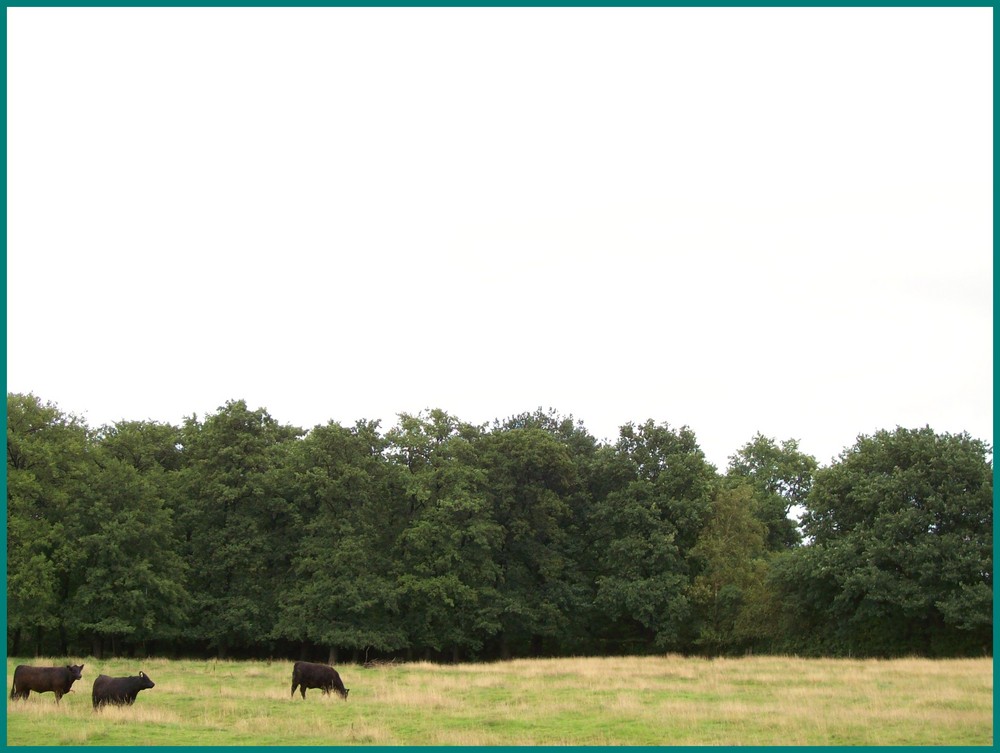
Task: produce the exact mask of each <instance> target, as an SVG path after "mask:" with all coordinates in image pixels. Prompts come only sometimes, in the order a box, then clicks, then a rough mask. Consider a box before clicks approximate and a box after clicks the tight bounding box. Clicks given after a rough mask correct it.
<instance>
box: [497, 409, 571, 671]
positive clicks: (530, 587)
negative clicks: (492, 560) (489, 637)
mask: <svg viewBox="0 0 1000 753" xmlns="http://www.w3.org/2000/svg"><path fill="white" fill-rule="evenodd" d="M481 446H482V458H483V466H484V468H485V470H486V478H487V487H486V488H487V493H488V497H489V500H490V505H491V508H492V518H493V521H494V522H495V523H496V525H497V526H499V529H500V531H502V536H501V539H500V542H499V549H498V551H497V553H496V564H497V567H498V568H499V574H498V585H497V590H498V608H499V622H500V633H499V636H498V638H499V643H500V646H499V650H500V652H501V654H503V655H508V654H509V653H510V652H511V651H516V652H518V653H520V652H531V653H536V654H537V653H539V652H540V651H542V650H543V648H544V646H545V644H546V642H549V643H552V642H558V640H559V639H560V636H561V635H562V634H563V633H564V631H565V630H566V628H567V625H568V624H569V616H570V613H571V610H572V607H573V604H574V601H575V597H574V592H573V587H572V579H571V573H572V572H573V570H574V567H575V563H574V562H573V560H572V558H571V547H570V545H569V541H568V538H567V532H568V524H569V523H570V521H571V520H572V510H571V507H570V503H571V500H572V499H573V497H574V495H575V494H576V492H577V490H578V488H579V485H580V480H579V478H578V476H577V468H576V467H575V465H574V463H573V461H572V458H571V455H570V452H569V450H568V448H567V446H566V445H565V444H563V443H562V442H560V441H559V440H558V439H556V438H555V437H554V436H553V435H552V434H551V433H550V432H548V431H546V430H544V429H540V428H515V429H505V430H500V431H493V432H490V433H488V434H487V435H485V436H484V437H483V439H482V440H481Z"/></svg>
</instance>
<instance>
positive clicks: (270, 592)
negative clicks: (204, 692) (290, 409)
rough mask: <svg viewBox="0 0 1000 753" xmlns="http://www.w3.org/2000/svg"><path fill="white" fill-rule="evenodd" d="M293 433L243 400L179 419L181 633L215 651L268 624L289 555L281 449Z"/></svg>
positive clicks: (259, 635) (261, 641)
mask: <svg viewBox="0 0 1000 753" xmlns="http://www.w3.org/2000/svg"><path fill="white" fill-rule="evenodd" d="M301 434H302V430H301V429H298V428H295V427H292V426H284V425H281V424H279V423H278V422H277V421H276V420H275V419H274V418H272V417H271V416H270V414H268V412H267V411H266V410H265V409H263V408H259V409H257V410H251V409H249V408H248V407H247V404H246V401H244V400H236V401H230V402H228V403H226V405H225V406H223V407H221V408H220V409H219V410H218V412H217V413H215V414H213V415H211V416H208V417H207V418H206V419H205V421H204V422H201V423H199V422H198V421H197V419H196V418H195V417H191V418H189V419H187V420H186V421H185V424H184V427H183V435H182V437H183V439H182V441H183V448H184V458H185V466H184V469H183V471H182V474H183V486H184V489H183V490H184V493H185V497H186V500H185V503H186V506H185V508H184V510H183V511H182V513H181V515H180V522H181V524H182V528H183V531H184V536H185V541H186V556H187V557H188V559H189V562H191V563H192V569H191V580H190V589H191V593H192V601H193V604H192V611H193V613H194V614H195V615H197V622H196V623H195V624H194V625H192V627H191V630H190V633H189V636H190V637H191V638H193V639H195V640H197V641H203V642H205V643H206V644H207V645H208V646H209V647H211V648H214V649H215V650H216V651H217V652H218V653H219V655H220V656H225V655H226V654H227V652H228V651H229V650H230V649H232V648H235V647H253V646H262V645H266V643H267V641H268V640H269V639H270V636H271V634H272V631H273V629H274V627H275V620H276V615H277V611H278V610H277V604H276V599H277V594H278V593H279V592H280V589H281V585H282V583H283V580H284V578H285V576H286V574H287V573H288V570H289V567H290V563H291V557H292V552H291V537H290V533H289V525H290V523H291V522H292V521H293V519H294V517H293V514H294V506H293V503H292V502H291V501H290V500H289V499H288V497H289V496H290V492H289V490H288V489H287V488H286V484H287V483H288V477H287V474H286V473H285V470H284V468H285V467H286V462H285V456H286V454H287V452H288V451H289V448H288V443H289V442H291V441H292V440H294V439H296V438H297V437H299V436H300V435H301Z"/></svg>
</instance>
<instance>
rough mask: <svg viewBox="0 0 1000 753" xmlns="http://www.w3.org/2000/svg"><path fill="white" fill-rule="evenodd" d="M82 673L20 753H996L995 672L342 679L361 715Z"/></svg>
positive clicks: (782, 661) (675, 669) (208, 667)
mask: <svg viewBox="0 0 1000 753" xmlns="http://www.w3.org/2000/svg"><path fill="white" fill-rule="evenodd" d="M67 663H75V664H79V663H83V664H85V665H86V666H85V667H84V671H83V679H82V680H79V681H77V683H76V685H75V687H74V692H72V693H70V694H69V695H67V696H65V697H63V700H62V703H61V704H60V706H58V707H57V706H56V704H55V700H54V697H53V695H52V694H51V693H46V694H44V695H37V694H34V693H33V694H32V695H31V697H30V698H29V699H28V700H27V701H17V702H13V701H10V700H8V702H7V743H8V745H295V746H298V745H619V744H621V745H992V743H993V660H992V659H969V660H927V659H901V660H892V661H873V660H846V659H845V660H834V659H797V658H791V657H749V658H742V659H714V660H708V659H694V658H684V657H679V656H663V657H644V658H637V657H630V658H601V659H541V660H517V661H510V662H502V663H494V664H459V665H434V664H429V663H425V662H419V663H412V664H398V665H392V666H385V667H380V668H376V669H364V668H362V667H360V666H356V665H340V666H338V669H339V670H340V673H341V676H342V677H343V678H344V682H345V684H346V685H347V687H349V688H350V689H351V693H350V700H348V701H347V702H344V701H342V700H340V698H338V697H337V696H336V695H331V696H324V695H322V694H321V693H320V692H319V691H316V690H310V691H309V692H308V694H307V697H306V699H305V701H303V700H302V699H301V697H299V696H298V694H296V697H295V698H294V699H292V698H290V696H289V691H290V688H291V675H292V662H290V661H279V662H230V661H215V660H208V661H170V660H166V659H143V660H133V659H114V660H106V661H102V660H97V659H94V658H92V657H91V658H81V657H70V658H68V659H65V658H64V659H9V660H8V662H7V692H8V693H9V692H10V685H11V680H12V677H13V670H14V667H15V666H16V665H17V664H35V665H49V666H54V665H59V664H67ZM139 670H143V671H145V672H146V673H147V674H148V675H149V676H150V677H151V678H152V679H153V681H154V682H155V683H156V687H155V688H153V689H151V690H144V691H142V692H141V693H140V694H139V697H138V700H137V701H136V703H135V705H134V706H132V707H131V708H108V709H105V710H103V711H101V712H96V713H95V712H94V711H93V710H92V707H91V700H90V689H91V685H92V683H93V680H94V678H95V677H97V675H98V674H101V673H103V674H109V675H115V676H121V675H132V674H136V673H137V672H138V671H139Z"/></svg>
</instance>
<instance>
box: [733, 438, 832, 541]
mask: <svg viewBox="0 0 1000 753" xmlns="http://www.w3.org/2000/svg"><path fill="white" fill-rule="evenodd" d="M816 467H817V463H816V458H814V457H813V456H812V455H807V454H806V453H804V452H802V451H800V450H799V444H798V440H795V439H786V440H784V441H783V442H781V444H780V445H779V444H778V443H777V442H776V441H775V440H774V439H772V438H770V437H765V436H763V435H762V434H760V433H758V434H756V435H755V436H754V438H753V439H751V440H750V441H749V442H747V443H746V444H745V445H743V447H741V448H740V449H739V450H737V452H736V453H735V454H734V455H732V456H730V458H729V468H728V472H727V475H728V476H730V477H732V478H742V479H746V480H747V481H748V482H749V483H750V484H751V486H752V487H753V489H754V491H755V492H756V496H757V503H756V505H755V514H756V516H757V518H758V519H759V520H760V521H761V522H762V523H763V524H764V525H765V526H767V545H768V548H769V549H772V550H779V549H788V548H790V547H793V546H796V545H798V544H799V542H800V541H801V536H800V535H799V531H798V527H797V525H796V521H795V520H794V519H793V515H794V514H795V513H796V512H800V511H802V509H803V506H804V505H805V502H806V498H807V497H808V495H809V489H810V488H811V487H812V479H813V474H815V472H816Z"/></svg>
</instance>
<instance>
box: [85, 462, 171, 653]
mask: <svg viewBox="0 0 1000 753" xmlns="http://www.w3.org/2000/svg"><path fill="white" fill-rule="evenodd" d="M94 452H95V455H96V462H95V464H96V467H95V469H94V470H93V472H92V475H91V478H90V481H89V483H88V485H87V488H86V490H85V491H84V492H83V493H82V494H81V497H80V499H79V502H80V504H81V505H83V506H84V508H85V509H86V511H87V515H86V516H85V517H86V524H85V525H86V529H85V533H84V535H83V536H81V537H80V539H79V540H78V541H77V542H76V546H77V547H78V548H79V549H80V551H81V553H82V554H83V555H84V556H85V557H86V561H87V567H86V568H85V570H84V573H83V577H82V581H81V582H80V584H79V587H78V588H77V589H76V591H75V592H74V594H73V595H72V598H71V599H70V600H69V602H68V603H67V604H66V609H67V610H68V611H69V613H70V614H72V615H73V616H74V618H75V622H76V627H77V628H78V629H79V630H80V631H81V633H83V634H89V635H91V636H92V637H93V653H94V654H95V655H96V656H98V657H100V656H102V655H103V650H104V648H105V641H106V640H107V641H109V642H110V649H111V651H112V653H114V654H117V653H119V651H120V650H121V649H122V648H123V647H124V644H125V643H127V644H129V646H130V647H135V646H139V647H140V648H141V649H143V653H145V652H146V651H147V650H148V649H149V647H150V646H149V645H148V643H147V642H149V641H152V640H157V639H161V640H172V639H174V638H176V637H177V636H178V635H179V633H180V631H181V629H182V627H183V625H184V620H185V617H186V614H185V610H186V607H187V602H188V593H187V590H186V588H185V566H184V562H183V560H182V559H181V556H180V551H179V542H178V541H177V539H176V536H175V529H174V523H173V519H172V514H171V510H170V508H169V507H167V505H166V503H165V501H164V499H163V497H162V496H161V493H160V492H161V489H162V488H164V487H165V486H166V484H165V483H164V480H163V476H162V471H159V472H158V471H157V470H155V469H154V468H153V467H150V468H148V470H147V473H145V474H144V473H142V472H140V470H139V469H138V468H136V467H135V466H133V465H132V464H131V463H129V462H126V461H124V460H120V459H119V458H116V457H114V456H113V455H112V454H111V453H109V452H108V451H107V450H106V448H103V447H101V446H100V445H98V446H96V447H95V448H94ZM139 465H140V466H141V465H143V464H142V463H139ZM157 468H158V466H157Z"/></svg>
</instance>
